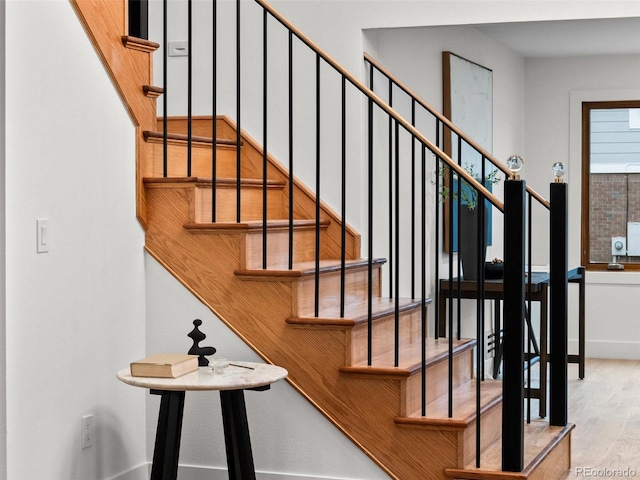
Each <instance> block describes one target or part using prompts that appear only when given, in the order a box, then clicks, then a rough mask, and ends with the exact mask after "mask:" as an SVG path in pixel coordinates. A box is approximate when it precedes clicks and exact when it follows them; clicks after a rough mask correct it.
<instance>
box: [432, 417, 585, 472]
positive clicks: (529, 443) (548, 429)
mask: <svg viewBox="0 0 640 480" xmlns="http://www.w3.org/2000/svg"><path fill="white" fill-rule="evenodd" d="M573 428H574V425H572V424H568V425H567V426H565V427H556V426H551V425H549V423H548V422H547V421H545V420H542V419H538V420H532V421H531V423H525V424H524V465H525V468H524V469H523V471H522V472H503V471H502V440H501V439H498V440H497V441H495V442H493V443H492V444H491V445H489V446H488V447H487V448H486V449H485V450H484V451H483V452H482V456H481V457H480V468H477V467H476V466H475V461H474V462H473V463H471V464H469V465H467V466H466V467H465V468H447V469H446V470H445V474H446V475H447V477H448V478H456V479H483V480H507V479H514V480H515V479H523V480H524V479H526V478H528V477H529V475H531V473H532V472H533V471H534V470H535V469H536V468H537V467H538V466H539V465H540V464H541V462H542V461H543V460H544V459H545V458H546V457H547V455H549V454H550V453H551V452H552V451H553V450H554V449H555V448H556V447H557V445H558V444H559V443H560V442H562V441H563V440H564V439H565V438H566V437H567V436H568V435H569V434H570V433H571V431H572V430H573Z"/></svg>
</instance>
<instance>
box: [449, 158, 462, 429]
mask: <svg viewBox="0 0 640 480" xmlns="http://www.w3.org/2000/svg"><path fill="white" fill-rule="evenodd" d="M449 186H450V187H449V189H450V193H451V195H449V198H448V201H449V318H448V320H449V322H448V323H449V324H448V326H447V329H448V332H447V337H448V344H449V347H448V348H449V351H448V367H447V368H448V369H449V372H451V371H452V363H453V361H452V355H451V352H453V231H454V230H453V225H454V222H453V191H454V190H453V169H452V168H449ZM458 276H460V274H459V273H458ZM459 294H460V290H458V295H459ZM447 385H448V388H447V391H448V415H449V418H451V417H453V379H452V377H451V374H450V375H449V376H448V379H447Z"/></svg>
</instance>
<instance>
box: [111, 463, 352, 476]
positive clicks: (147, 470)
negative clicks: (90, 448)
mask: <svg viewBox="0 0 640 480" xmlns="http://www.w3.org/2000/svg"><path fill="white" fill-rule="evenodd" d="M150 474H151V464H149V463H144V464H142V465H139V466H137V467H134V468H132V469H131V470H128V471H126V472H124V473H121V474H119V475H116V476H115V477H111V478H109V479H107V480H148V479H149V475H150ZM203 478H206V479H207V480H228V479H229V474H228V472H227V469H226V468H224V469H223V468H217V467H202V466H194V465H180V466H179V467H178V480H202V479H203ZM256 479H257V480H355V479H345V478H338V477H318V476H308V475H294V474H287V473H270V472H256Z"/></svg>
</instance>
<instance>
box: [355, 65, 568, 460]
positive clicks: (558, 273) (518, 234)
mask: <svg viewBox="0 0 640 480" xmlns="http://www.w3.org/2000/svg"><path fill="white" fill-rule="evenodd" d="M364 60H365V63H366V64H367V65H368V66H369V69H368V74H369V86H370V88H371V89H372V90H373V91H380V92H386V95H387V97H386V98H387V101H388V103H389V105H390V106H393V103H394V102H396V103H398V104H401V105H405V108H406V103H402V102H401V101H399V100H398V98H397V95H398V93H400V94H402V95H404V96H405V97H406V98H407V99H408V100H409V102H410V105H411V119H412V120H411V123H412V125H416V117H417V114H416V110H418V111H419V112H423V113H426V114H427V115H428V116H430V118H432V119H433V120H434V121H435V129H436V133H435V137H436V142H439V141H440V140H441V138H440V135H441V133H440V132H447V133H450V135H451V136H454V137H455V139H457V143H458V146H457V152H458V154H460V152H462V149H463V144H464V145H466V146H468V147H470V148H471V149H473V150H474V151H475V152H476V154H477V155H478V156H480V157H481V158H482V173H481V182H482V183H484V181H485V180H486V170H485V162H489V164H490V165H491V166H492V167H493V168H496V169H499V170H500V171H502V172H504V173H505V174H507V176H509V175H510V170H509V169H508V167H507V166H506V165H504V164H503V163H502V162H500V161H498V160H497V159H496V158H495V157H493V156H492V155H491V154H490V153H489V152H488V151H486V150H485V149H484V148H483V147H482V146H480V145H479V144H478V143H477V142H475V141H474V140H473V139H472V138H471V137H469V136H468V135H466V134H465V133H464V132H463V131H462V130H461V129H460V128H459V127H458V126H457V125H455V124H454V123H452V122H451V121H450V120H449V119H448V118H447V117H445V116H444V115H442V114H441V113H440V112H438V111H437V110H436V109H435V108H433V107H432V106H431V105H430V104H429V103H427V102H426V101H425V100H423V99H422V98H421V97H420V96H418V95H417V94H416V93H415V92H414V91H412V90H411V89H410V88H409V87H408V86H407V85H406V84H405V83H403V82H402V81H401V80H399V79H398V78H397V77H396V76H394V75H393V74H392V73H391V72H390V71H389V70H388V69H386V68H385V67H384V66H383V65H382V64H381V63H380V62H378V61H377V60H375V59H374V58H373V57H372V56H371V55H369V54H368V53H364ZM377 76H379V77H381V81H380V83H381V85H380V86H379V87H378V88H375V85H374V80H375V79H376V77H377ZM379 80H380V79H379ZM375 83H378V82H375ZM453 141H454V140H450V142H452V143H453ZM458 163H459V164H461V157H460V156H459V158H458ZM515 183H517V182H513V181H510V182H506V183H505V207H506V204H507V203H511V214H510V218H507V217H509V215H507V212H506V210H505V219H504V222H505V226H504V230H505V242H504V257H505V264H506V265H509V266H511V267H513V266H514V264H515V265H518V268H520V259H521V258H520V256H519V255H520V254H521V252H520V248H521V247H523V246H526V248H525V249H524V250H523V251H522V255H524V257H523V258H524V260H525V263H524V264H523V265H522V267H523V268H524V265H526V266H527V267H526V271H524V270H523V272H522V274H520V273H519V271H516V272H512V273H509V272H507V266H505V273H504V275H505V281H504V298H505V305H504V317H505V319H506V318H526V322H525V323H526V325H527V326H528V330H527V332H526V333H525V331H524V329H523V327H524V324H522V323H520V322H505V327H504V339H503V344H504V350H505V351H504V358H505V362H504V363H505V368H504V374H503V378H504V386H505V388H504V391H505V394H504V398H503V423H504V429H503V430H504V431H503V436H502V438H503V453H504V458H503V461H504V463H503V469H504V470H513V471H520V470H522V464H521V458H522V455H521V453H522V440H521V439H522V436H523V430H522V429H521V428H515V427H514V428H507V426H509V425H516V424H517V423H518V422H517V419H518V418H521V416H522V415H523V409H522V403H523V402H522V398H521V396H520V394H519V391H518V389H512V388H510V387H508V385H521V384H523V383H526V385H527V389H526V392H527V393H526V395H525V398H526V402H527V408H526V412H527V413H526V416H527V422H528V423H530V422H531V397H532V395H531V383H532V379H531V368H528V369H527V370H526V372H527V377H526V382H525V378H524V376H523V374H522V372H523V371H522V368H520V365H522V363H523V362H526V361H527V360H530V359H531V358H532V357H534V356H536V355H537V353H535V352H533V351H532V347H533V346H534V344H533V343H532V342H531V341H529V340H527V341H526V344H527V347H526V349H527V351H526V352H522V349H521V348H520V345H521V344H522V342H521V339H522V338H523V335H524V338H527V339H531V338H532V337H533V332H532V327H531V325H532V324H531V310H532V309H531V288H532V283H531V279H532V277H533V276H532V264H533V262H532V251H533V246H534V243H533V241H532V236H533V234H532V232H533V224H532V220H533V200H535V201H536V203H537V204H539V205H541V206H542V207H543V210H545V209H546V210H549V211H550V216H549V222H550V225H551V237H550V243H549V245H550V261H549V265H550V272H549V277H550V278H549V286H550V289H551V295H550V297H551V309H550V325H551V332H550V338H551V348H550V351H551V352H553V353H552V354H551V355H550V361H549V363H550V365H551V378H552V380H551V388H550V392H549V397H550V422H551V424H552V425H566V424H567V382H566V380H567V316H566V315H567V313H566V312H567V305H566V302H567V269H568V265H567V257H566V250H567V237H566V219H567V211H566V185H565V184H563V183H560V184H558V183H554V184H551V192H552V198H555V202H549V201H547V200H545V199H544V198H543V197H542V196H541V195H540V194H538V193H537V192H536V191H535V190H533V189H532V188H531V187H529V186H526V185H525V187H524V196H525V200H524V202H523V201H522V198H521V195H519V194H518V193H513V192H511V193H509V192H508V191H507V190H508V189H511V190H513V189H514V184H515ZM449 184H452V182H451V179H449ZM507 185H509V186H507ZM562 188H564V189H565V190H564V191H563V190H562ZM554 192H556V193H555V196H554ZM563 192H564V193H563ZM508 194H509V195H511V197H512V198H511V201H510V202H507V200H506V197H507V195H508ZM458 196H460V195H458ZM552 204H553V205H552ZM448 206H449V211H450V212H452V211H453V209H452V206H451V205H448ZM516 206H517V207H516ZM552 206H553V208H552ZM457 207H458V211H460V210H459V208H460V204H459V203H458V205H457ZM514 208H517V210H516V213H515V214H514V210H513V209H514ZM451 216H453V215H451ZM518 218H522V219H525V218H526V219H527V221H526V224H525V225H524V230H523V231H521V225H520V224H519V223H518ZM450 221H451V219H450ZM449 231H450V232H451V231H453V224H452V223H451V224H450V225H449ZM478 238H480V234H478ZM458 240H459V239H458ZM483 241H484V240H483ZM448 247H449V248H448V251H449V252H452V251H454V248H453V244H452V240H451V235H450V236H449V245H448ZM514 249H515V251H514ZM436 250H438V247H436ZM514 255H515V257H514ZM508 257H511V260H508ZM452 264H453V262H449V267H450V268H449V272H448V278H447V277H445V279H446V280H448V282H449V288H448V292H449V296H448V305H449V317H448V319H449V322H448V327H447V328H448V331H449V332H453V331H454V326H453V319H452V316H453V310H454V308H453V303H454V301H456V303H457V332H458V335H459V333H460V330H461V327H460V324H461V310H462V309H461V295H460V292H461V289H460V276H459V275H458V277H457V278H456V279H453V275H454V273H453V269H452V268H451V265H452ZM436 265H437V263H436ZM457 271H458V272H459V271H460V269H459V266H458V269H457ZM508 275H515V278H521V277H522V276H524V277H525V278H528V280H527V281H525V282H524V286H525V287H526V292H527V294H526V295H525V291H524V290H521V289H520V287H522V286H523V285H521V284H520V283H515V284H511V283H510V282H508V281H507V280H506V279H507V276H508ZM438 277H439V275H438V273H436V278H438ZM453 282H456V283H457V287H455V288H454V287H453V285H452V283H453ZM481 284H484V278H482V280H479V282H478V287H477V290H478V297H479V298H481V299H483V300H484V292H483V291H482V285H481ZM554 284H555V287H554ZM439 286H440V283H439V282H438V283H437V288H439ZM439 295H440V292H439V291H437V293H436V297H438V296H439ZM509 299H511V300H514V299H515V301H513V302H508V301H507V300H509ZM439 306H440V305H439V302H438V303H437V304H436V307H435V309H436V314H435V315H436V317H439V312H438V309H439ZM476 318H477V322H476V324H477V327H478V332H477V337H478V339H480V338H482V337H481V334H480V332H481V331H482V330H483V329H484V323H485V318H484V310H483V309H482V308H481V306H480V302H478V304H477V309H476ZM496 330H499V328H496ZM438 334H439V329H438V328H436V335H438ZM493 335H494V336H493V340H492V342H490V343H492V345H493V350H494V352H495V350H496V345H497V343H498V342H499V341H500V340H499V338H500V332H499V331H495V332H494V334H493ZM452 336H453V335H451V334H450V335H449V337H452ZM479 343H480V340H479ZM511 347H513V348H511ZM480 348H482V346H480ZM481 358H482V360H481ZM483 358H484V357H483V356H482V357H481V356H480V355H479V356H478V358H477V363H478V365H480V364H481V362H482V366H481V367H480V369H479V371H480V370H481V371H482V373H481V375H482V376H483V377H484V367H483V363H484V360H483ZM509 358H510V359H511V360H509V361H508V360H507V359H509ZM541 362H542V360H541ZM507 365H508V366H509V368H507ZM545 368H546V366H545ZM494 371H496V369H495V367H494ZM544 378H545V377H542V379H541V381H543V380H544ZM556 382H557V383H556ZM540 401H544V396H543V397H542V398H541V399H540ZM545 412H546V408H545V406H541V407H540V415H541V416H546V413H545Z"/></svg>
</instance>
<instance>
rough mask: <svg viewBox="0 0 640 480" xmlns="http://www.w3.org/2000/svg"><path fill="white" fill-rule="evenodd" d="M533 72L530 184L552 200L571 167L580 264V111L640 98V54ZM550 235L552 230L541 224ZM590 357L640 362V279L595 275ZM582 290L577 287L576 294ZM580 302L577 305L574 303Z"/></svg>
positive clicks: (535, 64) (537, 62)
mask: <svg viewBox="0 0 640 480" xmlns="http://www.w3.org/2000/svg"><path fill="white" fill-rule="evenodd" d="M525 69H526V104H525V111H526V120H525V122H526V126H527V128H526V151H527V160H528V165H531V166H532V167H533V168H532V169H531V170H528V172H527V181H528V182H529V183H530V184H532V185H534V187H535V188H537V189H539V191H540V192H541V193H542V194H543V195H545V196H547V195H548V192H549V189H548V187H547V186H546V185H547V184H548V183H549V182H550V181H551V180H552V176H551V165H552V164H553V163H554V162H556V161H562V162H565V164H567V166H568V173H567V175H566V176H565V179H566V181H567V183H568V184H569V263H570V264H571V265H578V264H579V263H580V222H581V181H582V177H581V165H582V151H581V115H582V112H581V107H582V102H583V101H606V100H629V99H638V98H640V84H639V82H638V72H639V71H640V56H608V57H572V58H556V59H528V60H527V62H526V65H525ZM538 231H539V232H540V235H541V236H543V238H547V237H548V235H549V233H548V232H549V230H548V225H546V224H540V225H538ZM586 278H587V290H586V294H587V297H586V337H587V349H586V351H587V355H588V356H593V357H605V358H632V359H638V358H640V326H638V323H637V321H635V319H636V318H637V312H636V310H637V308H636V304H637V302H636V298H637V296H638V294H639V293H640V274H639V273H636V272H588V273H587V277H586ZM574 290H575V289H570V291H571V293H572V295H573V296H575V295H576V294H577V292H575V291H574ZM575 305H576V301H575V298H573V299H571V300H570V306H572V307H573V306H575ZM576 318H577V312H576V310H575V308H571V310H570V332H569V333H570V342H571V345H572V347H574V350H575V344H576V339H577V335H578V334H577V328H576Z"/></svg>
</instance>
